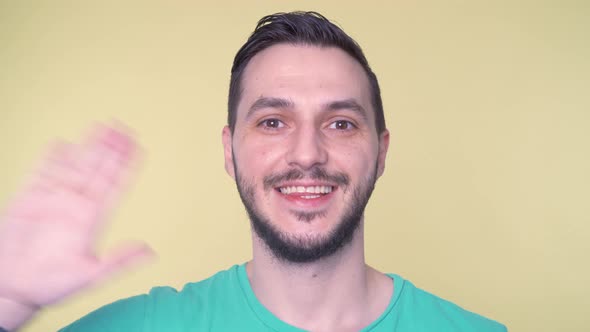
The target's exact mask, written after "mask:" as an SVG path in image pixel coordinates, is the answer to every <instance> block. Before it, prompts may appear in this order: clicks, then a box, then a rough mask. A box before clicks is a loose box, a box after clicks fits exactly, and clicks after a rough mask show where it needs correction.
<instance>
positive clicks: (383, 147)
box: [377, 129, 389, 178]
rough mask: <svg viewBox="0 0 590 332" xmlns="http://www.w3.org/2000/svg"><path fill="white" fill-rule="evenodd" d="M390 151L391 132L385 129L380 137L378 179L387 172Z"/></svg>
mask: <svg viewBox="0 0 590 332" xmlns="http://www.w3.org/2000/svg"><path fill="white" fill-rule="evenodd" d="M388 149H389V130H387V129H385V130H384V131H383V132H382V133H381V134H380V135H379V156H378V157H377V178H379V177H381V175H383V171H385V159H386V157H387V150H388Z"/></svg>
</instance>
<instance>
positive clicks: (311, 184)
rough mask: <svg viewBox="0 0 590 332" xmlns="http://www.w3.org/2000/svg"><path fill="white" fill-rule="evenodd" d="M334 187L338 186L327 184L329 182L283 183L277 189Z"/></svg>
mask: <svg viewBox="0 0 590 332" xmlns="http://www.w3.org/2000/svg"><path fill="white" fill-rule="evenodd" d="M324 186H325V187H332V188H336V187H337V185H335V184H333V183H327V182H285V183H281V184H280V185H278V186H275V188H284V187H324Z"/></svg>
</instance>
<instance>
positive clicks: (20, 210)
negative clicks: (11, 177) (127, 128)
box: [0, 128, 148, 306]
mask: <svg viewBox="0 0 590 332" xmlns="http://www.w3.org/2000/svg"><path fill="white" fill-rule="evenodd" d="M134 148H135V147H134V144H133V141H132V140H131V139H130V138H129V136H126V135H124V134H122V133H121V132H119V131H116V130H113V129H109V128H101V129H99V130H97V133H96V134H95V135H93V136H92V137H91V139H90V140H89V141H88V142H87V143H86V144H84V145H83V146H78V147H76V146H74V145H70V144H67V145H65V144H62V145H60V146H59V147H57V148H56V149H55V150H54V151H52V152H51V154H50V156H49V157H48V158H47V160H46V161H45V162H44V163H43V165H42V166H41V168H40V170H39V171H38V174H35V176H34V178H33V180H32V181H31V183H30V184H29V185H28V186H27V187H26V188H25V190H24V191H23V192H21V193H20V195H19V196H17V198H16V200H15V201H14V202H13V204H12V205H11V206H9V207H8V210H7V211H6V214H5V215H4V216H3V217H2V219H3V220H2V221H1V222H2V224H0V271H3V272H2V273H0V296H4V297H9V298H12V299H14V300H17V301H20V302H22V303H27V304H31V305H37V306H44V305H47V304H51V303H54V302H56V301H58V300H60V299H63V298H64V297H66V296H68V295H70V294H71V293H74V292H75V291H77V290H79V289H81V288H84V287H86V286H88V285H90V284H92V283H95V282H96V281H98V280H100V279H103V278H104V277H106V276H107V275H109V274H111V273H112V272H114V271H115V270H118V269H120V268H121V267H123V266H124V265H127V264H128V263H129V262H130V261H132V260H136V259H137V258H140V257H142V256H145V255H146V254H147V253H148V251H147V249H146V248H145V246H143V245H139V246H132V247H129V248H127V249H125V250H122V251H121V252H120V253H118V254H116V255H113V256H111V257H108V258H105V259H100V258H98V257H97V256H96V255H95V253H94V249H93V248H94V243H95V238H96V234H97V230H98V228H100V226H101V222H102V220H103V217H104V214H105V213H106V211H107V210H108V207H109V206H110V205H111V204H112V202H113V198H114V197H115V196H116V194H117V193H118V192H119V191H120V187H121V183H122V177H123V175H124V174H125V173H126V172H127V170H128V169H129V164H130V162H131V160H132V157H133V155H134Z"/></svg>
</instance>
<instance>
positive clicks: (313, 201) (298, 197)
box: [276, 191, 334, 208]
mask: <svg viewBox="0 0 590 332" xmlns="http://www.w3.org/2000/svg"><path fill="white" fill-rule="evenodd" d="M276 193H277V194H278V195H279V196H280V197H282V198H283V199H285V200H287V201H289V202H290V203H294V204H296V205H298V206H301V207H307V208H313V207H318V206H320V205H323V204H325V203H327V202H328V201H329V200H330V199H331V198H332V195H333V194H334V191H332V192H330V193H328V194H311V193H297V194H289V195H285V194H283V193H281V192H280V191H276ZM314 195H318V197H314V198H304V196H314Z"/></svg>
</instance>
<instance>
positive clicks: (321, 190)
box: [276, 186, 335, 199]
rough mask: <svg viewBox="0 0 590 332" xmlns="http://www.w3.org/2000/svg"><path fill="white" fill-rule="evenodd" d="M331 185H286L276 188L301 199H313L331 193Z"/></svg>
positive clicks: (332, 188) (284, 193)
mask: <svg viewBox="0 0 590 332" xmlns="http://www.w3.org/2000/svg"><path fill="white" fill-rule="evenodd" d="M334 189H335V187H333V186H287V187H279V188H276V190H277V191H278V192H280V193H281V194H283V195H286V196H289V195H297V197H300V198H303V199H315V198H320V197H322V196H324V195H327V194H329V193H331V192H332V191H333V190H334Z"/></svg>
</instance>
